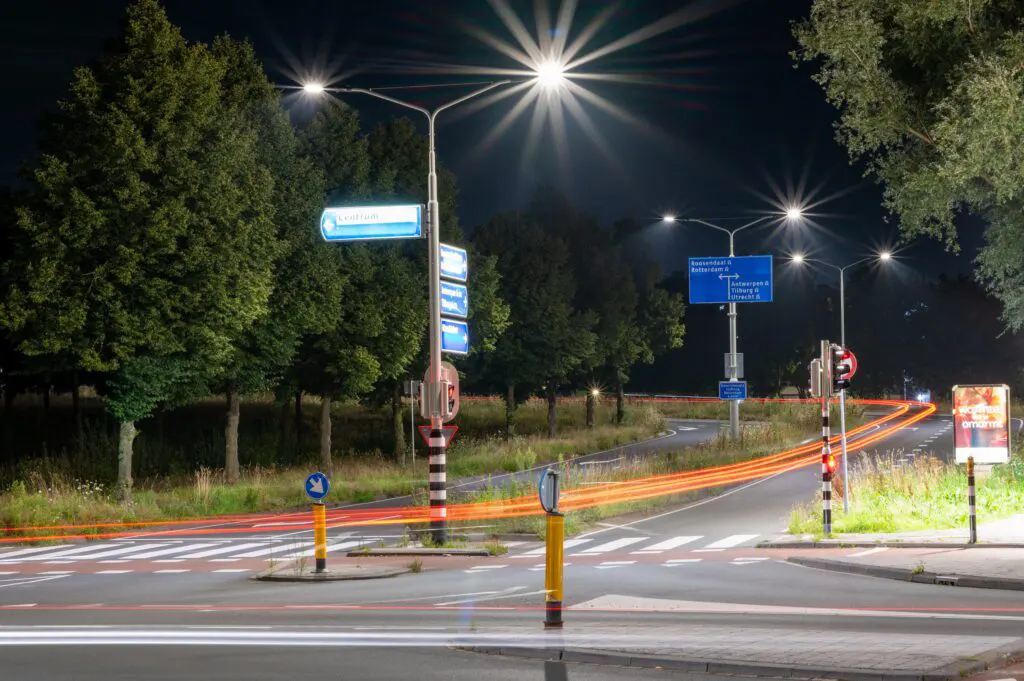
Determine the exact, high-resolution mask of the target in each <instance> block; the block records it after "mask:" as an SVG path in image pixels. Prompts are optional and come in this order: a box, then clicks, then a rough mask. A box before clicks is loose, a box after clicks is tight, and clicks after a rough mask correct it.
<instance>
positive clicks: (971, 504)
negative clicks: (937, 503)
mask: <svg viewBox="0 0 1024 681" xmlns="http://www.w3.org/2000/svg"><path fill="white" fill-rule="evenodd" d="M967 520H968V522H969V523H970V528H971V536H970V539H969V540H968V543H969V544H977V543H978V511H977V505H976V504H975V499H974V457H973V456H969V457H967Z"/></svg>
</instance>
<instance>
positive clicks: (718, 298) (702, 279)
mask: <svg viewBox="0 0 1024 681" xmlns="http://www.w3.org/2000/svg"><path fill="white" fill-rule="evenodd" d="M770 302H772V256H770V255H746V256H740V257H727V258H690V303H691V304H697V303H770Z"/></svg>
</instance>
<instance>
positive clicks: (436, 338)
mask: <svg viewBox="0 0 1024 681" xmlns="http://www.w3.org/2000/svg"><path fill="white" fill-rule="evenodd" d="M510 82H511V81H509V80H501V81H496V82H494V83H489V84H487V85H486V86H484V87H482V88H479V89H477V90H474V91H473V92H470V93H469V94H467V95H464V96H462V97H459V98H458V99H454V100H452V101H450V102H448V103H447V104H442V105H441V106H439V107H437V108H436V109H433V110H431V109H427V108H424V107H421V106H417V105H415V104H411V103H409V102H405V101H403V100H401V99H397V98H395V97H392V96H390V95H386V94H383V93H381V92H377V91H376V90H371V89H368V88H350V87H346V88H325V87H324V86H323V85H321V84H319V83H310V84H307V85H305V86H303V89H304V90H305V91H306V92H307V93H309V94H320V93H323V92H337V93H356V94H364V95H369V96H371V97H376V98H377V99H382V100H384V101H386V102H391V103H392V104H397V105H398V106H402V107H405V108H406V109H412V110H413V111H418V112H419V113H421V114H423V115H424V116H426V117H427V125H428V133H427V139H428V146H429V152H428V157H429V173H428V175H427V239H428V246H427V252H428V263H429V264H428V278H429V288H430V325H429V327H430V328H429V336H430V353H429V354H430V368H429V372H428V373H429V377H430V380H429V381H428V385H427V386H426V390H425V391H424V395H425V396H426V398H427V403H428V405H429V408H430V449H429V452H430V456H429V464H430V465H429V469H430V473H429V481H430V482H429V487H430V527H431V530H432V533H433V535H434V541H435V543H437V544H439V545H440V544H444V543H445V542H447V540H448V522H447V516H448V513H447V510H448V509H447V488H446V485H447V475H446V472H445V463H446V462H445V459H446V450H447V444H448V443H447V442H445V439H444V432H443V430H442V426H443V425H444V424H443V422H442V416H441V400H442V399H445V396H443V395H441V394H440V390H441V378H442V370H441V275H440V269H441V215H440V205H439V203H438V198H437V151H436V144H435V139H436V134H435V129H434V128H435V125H434V123H435V121H436V119H437V115H438V114H440V113H441V112H442V111H445V110H447V109H450V108H452V107H454V106H458V105H459V104H462V103H463V102H466V101H468V100H470V99H473V98H474V97H477V96H479V95H482V94H484V93H485V92H488V91H490V90H493V89H494V88H496V87H500V86H502V85H507V84H508V83H510Z"/></svg>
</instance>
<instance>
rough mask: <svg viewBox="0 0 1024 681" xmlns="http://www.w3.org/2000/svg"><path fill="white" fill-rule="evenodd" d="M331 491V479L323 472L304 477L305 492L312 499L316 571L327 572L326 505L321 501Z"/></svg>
mask: <svg viewBox="0 0 1024 681" xmlns="http://www.w3.org/2000/svg"><path fill="white" fill-rule="evenodd" d="M330 491H331V481H330V480H329V479H328V478H327V476H326V475H324V474H323V473H319V472H317V473H311V474H310V476H309V477H308V478H306V494H308V495H309V498H310V499H312V500H313V556H314V558H315V559H316V572H318V573H323V572H327V507H326V506H325V505H324V503H323V501H321V500H322V499H323V498H324V497H326V496H327V493H328V492H330Z"/></svg>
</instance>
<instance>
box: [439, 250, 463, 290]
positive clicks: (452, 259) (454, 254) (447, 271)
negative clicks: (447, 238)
mask: <svg viewBox="0 0 1024 681" xmlns="http://www.w3.org/2000/svg"><path fill="white" fill-rule="evenodd" d="M441 276H442V277H444V278H445V279H451V280H452V281H461V282H463V283H465V282H466V280H467V279H469V256H468V255H467V254H466V249H465V248H458V247H456V246H449V245H448V244H441Z"/></svg>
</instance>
